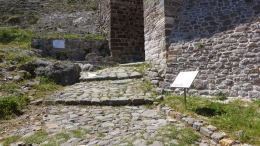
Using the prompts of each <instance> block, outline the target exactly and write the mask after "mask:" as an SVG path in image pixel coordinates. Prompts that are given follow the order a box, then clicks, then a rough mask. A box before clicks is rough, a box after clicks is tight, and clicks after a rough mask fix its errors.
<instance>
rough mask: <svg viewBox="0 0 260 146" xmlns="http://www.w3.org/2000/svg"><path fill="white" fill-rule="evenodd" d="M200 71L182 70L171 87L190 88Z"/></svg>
mask: <svg viewBox="0 0 260 146" xmlns="http://www.w3.org/2000/svg"><path fill="white" fill-rule="evenodd" d="M198 73H199V71H188V72H180V73H179V74H178V76H177V77H176V79H175V80H174V82H173V83H172V84H171V87H176V88H190V86H191V84H192V82H193V81H194V79H195V78H196V76H197V74H198Z"/></svg>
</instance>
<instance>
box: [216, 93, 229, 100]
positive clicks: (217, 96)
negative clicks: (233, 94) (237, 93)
mask: <svg viewBox="0 0 260 146" xmlns="http://www.w3.org/2000/svg"><path fill="white" fill-rule="evenodd" d="M216 98H217V99H218V100H222V101H223V100H226V99H227V96H226V94H224V93H222V92H219V93H217V95H216Z"/></svg>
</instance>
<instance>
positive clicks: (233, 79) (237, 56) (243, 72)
mask: <svg viewBox="0 0 260 146" xmlns="http://www.w3.org/2000/svg"><path fill="white" fill-rule="evenodd" d="M259 22H260V1H256V0H251V1H246V0H237V1H234V0H221V1H212V0H205V1H201V0H187V1H185V3H184V5H183V6H182V9H181V11H179V12H178V18H176V19H175V20H174V22H173V23H172V31H171V35H170V38H169V40H168V42H169V43H170V46H169V47H168V51H167V68H166V74H165V79H164V82H161V83H160V86H163V87H165V88H169V84H170V83H172V82H173V81H174V79H175V77H176V75H177V74H178V72H180V71H189V70H199V71H200V72H199V75H198V76H197V78H196V80H195V82H194V85H193V86H192V88H191V89H190V90H189V93H191V94H192V93H199V94H204V95H214V94H216V93H217V92H223V93H226V94H228V95H230V96H242V97H250V98H259V97H260V80H259V72H260V71H259V68H260V64H259V62H260V24H259ZM173 90H174V91H175V92H176V93H179V90H178V89H173Z"/></svg>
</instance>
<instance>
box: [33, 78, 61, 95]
mask: <svg viewBox="0 0 260 146" xmlns="http://www.w3.org/2000/svg"><path fill="white" fill-rule="evenodd" d="M36 80H37V81H39V84H36V85H34V86H33V88H34V89H36V92H37V93H36V94H35V96H34V98H35V99H38V98H41V97H43V96H46V95H48V94H52V91H55V90H59V89H61V88H62V86H61V85H58V84H56V83H54V82H53V81H52V80H50V79H48V78H46V77H36Z"/></svg>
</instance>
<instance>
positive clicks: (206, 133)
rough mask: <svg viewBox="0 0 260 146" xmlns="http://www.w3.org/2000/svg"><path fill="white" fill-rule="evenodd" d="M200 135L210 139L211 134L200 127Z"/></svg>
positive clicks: (206, 129)
mask: <svg viewBox="0 0 260 146" xmlns="http://www.w3.org/2000/svg"><path fill="white" fill-rule="evenodd" d="M200 133H202V134H203V135H205V136H207V137H210V135H211V134H212V132H211V131H210V130H209V129H208V128H206V127H200Z"/></svg>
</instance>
